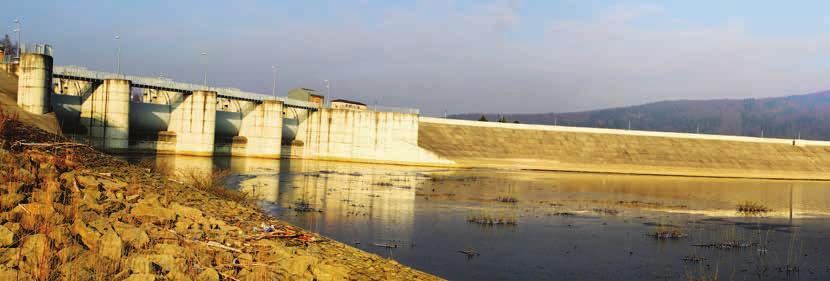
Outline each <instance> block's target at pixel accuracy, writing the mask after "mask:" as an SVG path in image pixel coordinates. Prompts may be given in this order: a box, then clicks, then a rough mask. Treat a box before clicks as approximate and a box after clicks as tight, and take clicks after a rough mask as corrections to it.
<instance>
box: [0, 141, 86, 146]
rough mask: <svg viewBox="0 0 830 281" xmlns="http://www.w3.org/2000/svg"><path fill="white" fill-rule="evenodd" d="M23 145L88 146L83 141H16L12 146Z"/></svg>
mask: <svg viewBox="0 0 830 281" xmlns="http://www.w3.org/2000/svg"><path fill="white" fill-rule="evenodd" d="M16 145H22V146H87V145H86V144H83V143H77V142H50V143H45V142H19V141H18V142H15V143H14V144H12V146H16Z"/></svg>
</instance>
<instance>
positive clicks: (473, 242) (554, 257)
mask: <svg viewBox="0 0 830 281" xmlns="http://www.w3.org/2000/svg"><path fill="white" fill-rule="evenodd" d="M155 162H156V165H157V166H159V167H165V168H164V169H165V170H167V171H184V170H188V169H197V170H202V171H205V172H209V171H211V169H212V168H213V167H218V168H222V169H229V170H230V171H231V172H232V173H233V174H234V178H233V180H232V181H231V182H230V184H229V185H230V188H239V189H240V190H242V191H244V192H247V193H249V194H255V195H256V196H257V197H258V198H260V199H261V200H262V201H263V207H264V208H266V209H267V210H269V211H270V212H271V213H272V214H274V215H275V216H277V217H279V218H281V219H283V220H286V221H288V222H291V223H294V224H297V225H299V226H301V227H304V228H307V229H309V230H312V231H317V232H320V233H322V234H324V235H327V236H330V237H332V238H334V239H337V240H339V241H341V242H344V243H347V244H352V245H353V246H355V247H358V248H361V249H364V250H367V251H371V252H374V253H377V254H379V255H382V256H385V257H391V258H395V259H397V260H398V261H400V262H402V263H405V264H408V265H411V266H414V267H416V268H419V269H422V270H425V271H428V272H431V273H434V274H438V275H440V276H443V277H447V278H450V279H467V280H478V279H605V280H609V279H611V280H613V279H670V280H676V279H681V278H685V276H686V275H688V273H689V271H688V268H689V265H688V264H686V262H684V259H686V260H688V259H687V258H688V257H689V256H706V257H707V262H706V266H707V268H717V267H718V266H723V267H724V268H736V270H737V272H738V274H737V276H744V277H746V276H751V277H753V279H767V278H773V277H776V276H779V275H776V274H778V273H775V266H782V264H787V263H788V259H789V260H791V259H792V258H791V256H792V254H790V253H792V252H793V246H791V245H794V244H792V243H789V242H790V241H796V240H797V241H799V243H800V244H801V245H802V246H801V247H802V249H800V250H799V251H800V253H801V254H803V255H808V256H809V260H810V261H812V260H819V261H820V260H824V259H826V258H830V253H828V252H827V251H826V246H827V245H826V242H822V241H824V238H823V237H824V235H825V233H826V231H827V225H828V224H827V222H828V221H827V218H828V212H830V189H828V183H825V182H809V181H764V180H744V179H711V178H678V177H654V176H624V175H601V174H578V173H547V172H520V171H494V170H448V169H432V168H423V167H403V166H387V165H368V164H355V163H342V162H323V161H306V160H291V161H289V160H268V159H254V158H204V157H184V156H159V157H157V158H155ZM497 198H500V199H501V201H506V202H498V201H497V200H496V199H497ZM505 198H508V199H505ZM512 201H515V203H513V202H512ZM746 202H750V203H752V204H757V205H759V206H764V207H765V208H770V209H772V211H771V212H766V213H761V214H754V215H749V216H747V215H742V214H739V213H738V212H737V211H736V206H738V204H742V203H746ZM482 214H484V215H491V216H510V217H517V218H518V220H519V225H518V226H515V227H492V226H481V225H475V224H470V223H467V222H466V219H467V218H468V217H469V216H471V215H472V216H475V215H482ZM792 225H796V226H798V227H791V226H792ZM661 227H671V228H673V229H679V230H681V231H683V232H684V233H688V234H689V237H688V238H687V239H685V240H682V241H662V242H660V241H657V242H656V241H654V239H649V238H647V237H646V236H645V235H643V234H645V233H650V232H653V231H655V229H659V228H661ZM736 237H737V238H736ZM730 239H732V240H735V239H738V240H741V241H743V240H746V241H752V242H751V243H750V244H751V245H754V247H755V246H757V247H761V246H759V245H761V244H763V245H764V246H763V247H764V249H766V247H769V251H768V252H767V251H766V250H765V251H763V252H760V251H755V250H754V249H750V250H746V251H743V252H730V253H734V254H731V255H724V254H723V252H718V250H717V249H711V248H696V247H692V246H690V245H691V244H707V243H713V242H718V241H721V242H722V241H725V240H730ZM762 241H763V243H761V242H762ZM373 244H384V245H398V246H399V247H398V248H394V250H393V249H389V248H383V247H375V246H373ZM767 244H769V245H767ZM468 249H472V250H475V251H476V252H478V253H481V255H480V256H475V257H474V258H472V259H469V260H468V259H466V258H465V257H463V256H462V255H460V254H458V251H461V250H468ZM697 267H699V266H697V265H695V266H694V267H692V268H697ZM816 270H817V272H823V273H820V274H815V275H810V276H809V278H803V279H805V280H810V279H811V278H818V279H816V280H823V278H826V277H828V276H826V274H830V273H829V272H828V271H826V270H825V268H823V267H822V268H820V269H819V268H816ZM731 271H732V270H729V271H724V272H721V273H720V274H721V275H722V277H724V278H732V277H735V276H736V274H735V273H734V272H731ZM759 272H760V273H759ZM779 273H781V272H779ZM783 273H787V272H783ZM823 274H824V275H823ZM758 276H761V277H760V278H756V277H758ZM735 278H736V279H745V278H743V277H741V278H738V277H735Z"/></svg>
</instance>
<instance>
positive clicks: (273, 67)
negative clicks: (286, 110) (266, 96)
mask: <svg viewBox="0 0 830 281" xmlns="http://www.w3.org/2000/svg"><path fill="white" fill-rule="evenodd" d="M271 69H273V70H274V85H273V86H271V95H272V96H274V97H277V66H276V65H272V66H271Z"/></svg>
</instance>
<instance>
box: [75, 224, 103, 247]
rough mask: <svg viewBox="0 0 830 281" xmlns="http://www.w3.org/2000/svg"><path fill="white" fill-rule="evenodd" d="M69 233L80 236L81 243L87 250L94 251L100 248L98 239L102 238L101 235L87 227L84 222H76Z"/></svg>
mask: <svg viewBox="0 0 830 281" xmlns="http://www.w3.org/2000/svg"><path fill="white" fill-rule="evenodd" d="M69 231H70V232H72V234H74V235H76V236H78V237H79V238H80V239H81V243H83V244H84V246H86V248H87V249H91V250H92V249H97V248H98V238H100V237H101V234H100V233H98V232H97V231H95V230H93V229H91V228H89V227H87V225H86V223H84V222H83V221H82V220H80V219H79V220H75V223H73V224H72V227H71V228H70V229H69Z"/></svg>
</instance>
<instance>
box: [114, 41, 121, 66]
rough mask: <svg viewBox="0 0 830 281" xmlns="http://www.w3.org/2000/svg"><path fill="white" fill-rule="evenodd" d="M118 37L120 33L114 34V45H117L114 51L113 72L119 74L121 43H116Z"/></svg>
mask: <svg viewBox="0 0 830 281" xmlns="http://www.w3.org/2000/svg"><path fill="white" fill-rule="evenodd" d="M118 39H121V35H118V34H116V35H115V45H116V46H117V47H118V51H116V52H115V74H118V75H121V44H120V43H118Z"/></svg>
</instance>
